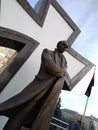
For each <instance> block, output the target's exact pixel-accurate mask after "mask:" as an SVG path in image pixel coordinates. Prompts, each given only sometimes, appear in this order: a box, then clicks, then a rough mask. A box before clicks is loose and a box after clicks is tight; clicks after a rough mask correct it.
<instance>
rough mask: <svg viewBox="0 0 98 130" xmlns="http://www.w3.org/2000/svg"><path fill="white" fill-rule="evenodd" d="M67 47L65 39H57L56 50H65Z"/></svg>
mask: <svg viewBox="0 0 98 130" xmlns="http://www.w3.org/2000/svg"><path fill="white" fill-rule="evenodd" d="M67 48H68V43H67V41H59V42H58V43H57V50H58V51H59V52H60V53H63V52H65V51H66V49H67Z"/></svg>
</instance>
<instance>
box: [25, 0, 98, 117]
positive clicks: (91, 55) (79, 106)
mask: <svg viewBox="0 0 98 130" xmlns="http://www.w3.org/2000/svg"><path fill="white" fill-rule="evenodd" d="M28 1H29V2H33V7H34V5H35V3H36V2H37V1H38V0H33V1H31V0H28ZM57 2H58V3H59V4H60V5H61V6H62V8H63V9H64V10H65V11H66V12H67V13H68V15H69V16H70V17H71V18H72V20H73V21H74V22H75V24H76V25H77V26H78V27H79V28H80V30H81V33H80V35H79V36H78V38H77V39H76V40H75V42H74V43H73V45H72V47H73V48H74V49H75V50H76V51H77V52H78V53H80V54H81V55H82V56H83V57H85V58H87V59H88V60H89V61H91V62H92V63H94V64H95V65H96V72H95V85H94V87H93V89H92V93H91V96H90V98H89V102H88V105H87V109H86V115H89V116H90V115H93V116H95V117H97V118H98V112H97V111H98V105H97V101H98V94H97V92H98V81H97V77H98V69H97V66H98V60H97V58H98V51H97V50H98V45H97V42H98V29H97V28H98V0H57ZM93 71H94V68H92V69H91V70H90V71H89V73H87V74H86V76H85V77H84V78H83V79H82V80H81V81H80V82H79V83H78V84H77V85H76V86H75V87H74V89H73V90H72V91H70V92H69V91H62V93H61V99H62V108H68V109H71V110H74V111H77V112H79V113H80V114H83V112H84V108H85V104H86V100H87V97H86V96H85V94H84V93H85V91H86V89H87V87H88V84H89V82H90V80H91V78H92V75H93Z"/></svg>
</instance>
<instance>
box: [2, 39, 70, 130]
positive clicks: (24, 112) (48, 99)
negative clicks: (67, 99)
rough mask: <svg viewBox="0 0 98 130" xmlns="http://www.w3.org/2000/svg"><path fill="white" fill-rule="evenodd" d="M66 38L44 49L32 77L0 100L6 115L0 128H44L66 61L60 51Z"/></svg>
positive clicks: (51, 112)
mask: <svg viewBox="0 0 98 130" xmlns="http://www.w3.org/2000/svg"><path fill="white" fill-rule="evenodd" d="M67 48H68V45H67V42H66V41H59V42H58V43H57V48H56V49H55V50H54V51H51V50H48V49H44V50H43V52H42V56H41V66H40V70H39V72H38V74H37V75H36V76H35V79H34V80H33V81H32V82H31V83H30V84H29V85H28V86H27V87H26V88H24V89H23V90H22V91H21V92H20V93H19V94H17V95H15V96H14V97H12V98H10V99H8V100H7V101H5V102H3V103H1V104H0V115H4V116H7V117H9V120H8V122H7V123H6V125H5V127H4V129H3V130H20V129H21V128H22V126H25V127H27V128H30V129H31V130H48V129H49V126H50V122H51V117H52V116H53V113H54V111H55V107H56V103H57V99H58V97H59V94H60V91H61V89H62V87H63V84H64V82H65V81H64V76H65V75H66V68H67V61H66V59H65V57H64V55H63V53H64V52H65V51H66V49H67Z"/></svg>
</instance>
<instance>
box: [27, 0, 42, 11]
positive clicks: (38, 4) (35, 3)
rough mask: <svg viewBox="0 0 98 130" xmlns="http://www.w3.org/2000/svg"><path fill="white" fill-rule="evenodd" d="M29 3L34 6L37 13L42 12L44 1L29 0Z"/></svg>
mask: <svg viewBox="0 0 98 130" xmlns="http://www.w3.org/2000/svg"><path fill="white" fill-rule="evenodd" d="M27 1H28V3H29V4H30V5H31V6H32V8H33V9H34V10H35V12H36V13H39V12H40V9H41V7H42V4H43V0H27Z"/></svg>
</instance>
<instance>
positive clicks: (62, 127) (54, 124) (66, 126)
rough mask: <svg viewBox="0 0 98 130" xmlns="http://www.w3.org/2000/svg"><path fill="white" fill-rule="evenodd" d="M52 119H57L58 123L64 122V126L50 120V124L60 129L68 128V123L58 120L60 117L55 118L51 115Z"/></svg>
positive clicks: (65, 129)
mask: <svg viewBox="0 0 98 130" xmlns="http://www.w3.org/2000/svg"><path fill="white" fill-rule="evenodd" d="M52 119H53V120H55V121H58V122H59V123H62V124H64V125H65V127H64V126H62V125H58V124H57V123H54V122H51V125H53V126H56V127H58V128H60V129H62V130H68V128H69V124H68V123H66V122H64V121H62V120H60V119H57V118H55V117H52Z"/></svg>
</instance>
